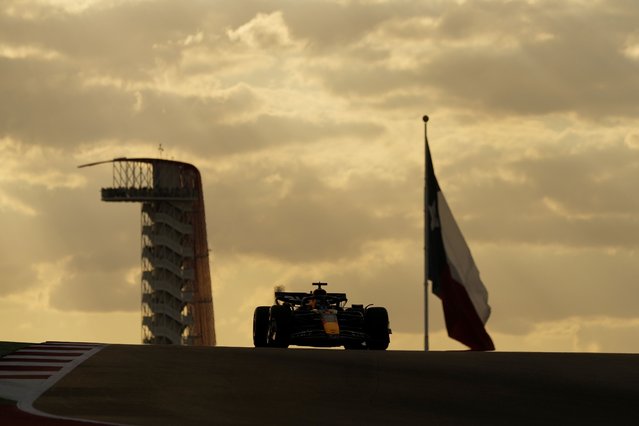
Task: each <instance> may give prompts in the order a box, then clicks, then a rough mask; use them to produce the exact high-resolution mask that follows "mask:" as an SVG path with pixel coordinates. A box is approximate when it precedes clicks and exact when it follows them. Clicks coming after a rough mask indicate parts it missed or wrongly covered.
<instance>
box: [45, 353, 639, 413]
mask: <svg viewBox="0 0 639 426" xmlns="http://www.w3.org/2000/svg"><path fill="white" fill-rule="evenodd" d="M638 399H639V356H637V355H624V354H561V353H500V352H493V353H477V352H428V353H425V352H408V351H406V352H403V351H386V352H383V351H342V350H312V349H288V350H286V349H271V348H260V349H252V348H224V347H218V348H203V347H171V346H127V345H112V346H108V347H106V348H104V349H102V351H100V352H99V353H97V354H96V355H94V356H93V357H92V358H90V359H88V360H87V361H86V362H84V363H83V364H81V365H80V366H78V367H77V368H76V369H75V370H73V371H72V372H71V373H69V374H68V375H67V376H65V377H64V378H63V379H62V380H61V381H60V382H58V383H57V384H56V386H55V387H53V388H52V389H50V390H49V391H47V392H46V393H45V394H44V395H43V396H42V397H41V398H40V399H38V400H37V401H36V402H35V404H34V406H35V408H37V409H38V410H42V411H45V412H49V413H53V414H57V415H63V416H73V417H80V418H85V419H95V420H102V421H109V422H115V423H122V424H137V425H177V424H180V425H189V424H192V425H202V424H211V425H257V424H278V425H299V424H310V425H319V424H322V425H325V424H327V425H352V424H354V423H362V424H366V425H388V424H401V425H419V424H432V425H442V424H454V425H463V424H469V425H470V424H473V425H475V424H636V421H637V415H638V414H639V410H638V409H637V408H636V403H637V400H638Z"/></svg>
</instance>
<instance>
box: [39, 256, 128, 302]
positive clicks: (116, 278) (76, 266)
mask: <svg viewBox="0 0 639 426" xmlns="http://www.w3.org/2000/svg"><path fill="white" fill-rule="evenodd" d="M112 247H113V246H112ZM118 257H119V255H118V253H117V248H114V249H112V250H109V249H107V250H96V251H93V252H92V253H91V254H90V255H87V254H82V255H76V256H74V257H73V258H72V259H71V261H70V262H69V263H67V264H66V265H65V271H64V274H63V275H62V282H61V284H60V285H57V286H55V287H54V288H53V290H52V292H51V295H50V300H49V305H50V306H51V307H52V308H54V309H58V310H61V311H82V312H114V311H137V310H139V309H140V285H139V275H135V276H134V277H129V276H128V275H130V270H131V268H129V269H127V268H123V267H122V265H123V264H127V262H128V263H129V264H131V262H130V260H132V259H127V262H116V261H115V259H117V258H118ZM137 264H138V263H137V262H132V266H133V268H134V270H135V268H136V266H137ZM130 278H133V282H132V283H131V282H127V280H128V279H130Z"/></svg>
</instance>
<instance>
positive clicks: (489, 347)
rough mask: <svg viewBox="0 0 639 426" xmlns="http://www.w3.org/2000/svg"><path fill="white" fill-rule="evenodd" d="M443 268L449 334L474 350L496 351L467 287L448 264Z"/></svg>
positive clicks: (442, 288)
mask: <svg viewBox="0 0 639 426" xmlns="http://www.w3.org/2000/svg"><path fill="white" fill-rule="evenodd" d="M443 269H444V270H443V271H442V277H441V278H442V285H441V290H440V291H441V299H442V304H443V306H444V318H445V320H446V329H447V330H448V335H449V336H450V337H451V338H453V339H455V340H458V341H460V342H461V343H463V344H464V345H466V346H468V347H470V349H471V350H473V351H494V350H495V345H494V344H493V341H492V339H491V338H490V336H489V335H488V333H487V332H486V329H485V328H484V324H483V323H482V321H481V319H480V318H479V315H477V311H476V310H475V306H474V305H473V302H472V301H471V300H470V297H468V293H467V292H466V288H465V287H464V286H463V285H462V284H460V283H458V282H457V281H455V280H454V279H453V277H452V276H451V273H450V267H449V266H448V265H446V267H445V268H443Z"/></svg>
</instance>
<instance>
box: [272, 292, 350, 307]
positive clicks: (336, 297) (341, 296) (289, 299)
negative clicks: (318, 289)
mask: <svg viewBox="0 0 639 426" xmlns="http://www.w3.org/2000/svg"><path fill="white" fill-rule="evenodd" d="M305 297H313V293H312V292H309V293H302V292H290V291H276V292H275V300H276V301H279V302H282V303H290V304H291V305H301V304H302V300H303V299H304V298H305ZM325 297H326V298H328V299H333V301H334V302H335V303H342V302H344V303H345V302H346V301H348V299H347V298H346V293H326V296H325Z"/></svg>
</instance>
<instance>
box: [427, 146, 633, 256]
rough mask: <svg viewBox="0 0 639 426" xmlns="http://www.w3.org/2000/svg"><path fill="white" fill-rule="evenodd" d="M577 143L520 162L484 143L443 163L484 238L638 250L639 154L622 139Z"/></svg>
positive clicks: (461, 208)
mask: <svg viewBox="0 0 639 426" xmlns="http://www.w3.org/2000/svg"><path fill="white" fill-rule="evenodd" d="M576 146H578V145H577V142H574V141H570V142H568V143H565V144H561V143H560V144H557V145H549V146H547V147H546V148H545V149H544V150H543V152H541V153H539V154H536V155H535V156H533V157H525V156H523V153H522V156H521V157H519V158H517V159H509V158H507V157H506V156H505V155H503V154H499V153H498V152H496V151H495V150H494V149H490V148H489V147H480V148H477V149H475V150H474V151H467V152H466V153H465V154H463V155H460V156H459V157H458V158H457V162H456V163H455V165H452V166H449V167H445V168H443V170H442V173H441V176H440V183H441V185H442V188H443V190H444V193H445V194H448V195H449V199H450V203H451V205H452V206H453V208H456V211H458V212H459V214H460V223H461V224H462V225H463V227H464V229H465V230H466V231H467V232H468V234H469V236H470V238H473V239H476V240H478V241H484V242H498V241H500V242H515V243H533V244H541V245H562V246H566V247H569V246H570V247H600V248H606V247H619V248H621V247H624V248H628V249H634V248H636V247H637V241H636V238H634V237H633V236H634V235H637V232H638V231H639V221H638V220H637V218H636V212H637V211H638V210H639V198H638V197H636V196H635V195H634V192H635V191H634V187H633V184H632V182H634V181H636V179H638V178H639V167H638V166H637V164H636V161H635V160H634V158H635V155H636V154H635V152H634V151H633V150H631V149H630V148H628V147H627V146H626V145H625V144H623V143H622V142H617V143H613V144H602V145H601V146H597V145H596V144H595V145H593V146H592V147H591V148H581V149H578V148H576ZM436 167H437V166H436ZM472 176H480V179H472ZM447 182H448V183H449V187H451V191H447V190H446V183H447ZM460 182H461V183H462V184H463V193H458V192H457V191H461V190H460V188H459V187H460ZM469 213H470V214H469Z"/></svg>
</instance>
